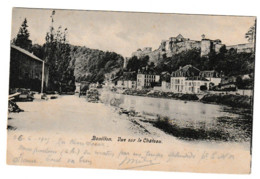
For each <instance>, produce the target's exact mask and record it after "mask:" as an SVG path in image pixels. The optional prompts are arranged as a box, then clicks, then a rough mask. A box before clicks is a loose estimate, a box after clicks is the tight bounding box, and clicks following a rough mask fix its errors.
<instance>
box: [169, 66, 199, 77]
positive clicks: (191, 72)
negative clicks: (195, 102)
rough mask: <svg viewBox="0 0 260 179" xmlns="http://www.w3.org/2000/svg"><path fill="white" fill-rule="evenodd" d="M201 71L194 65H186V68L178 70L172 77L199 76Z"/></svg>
mask: <svg viewBox="0 0 260 179" xmlns="http://www.w3.org/2000/svg"><path fill="white" fill-rule="evenodd" d="M199 73H200V70H199V69H198V68H196V67H194V66H192V65H185V66H184V67H180V68H179V69H178V70H176V71H174V72H173V73H172V76H183V77H187V76H196V75H199Z"/></svg>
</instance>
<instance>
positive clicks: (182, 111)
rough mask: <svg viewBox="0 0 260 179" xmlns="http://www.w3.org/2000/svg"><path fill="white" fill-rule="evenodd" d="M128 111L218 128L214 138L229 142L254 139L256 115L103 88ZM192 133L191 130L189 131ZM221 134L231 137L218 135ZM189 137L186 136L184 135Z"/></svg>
mask: <svg viewBox="0 0 260 179" xmlns="http://www.w3.org/2000/svg"><path fill="white" fill-rule="evenodd" d="M115 99H116V101H117V103H118V107H120V108H123V109H125V110H129V111H130V110H133V111H135V112H138V113H141V114H145V115H147V114H148V115H153V116H160V117H167V118H169V119H170V120H171V121H172V122H173V124H174V126H175V127H177V129H181V130H182V131H183V129H187V128H189V129H191V130H192V131H191V132H194V130H201V129H203V130H206V131H214V132H215V133H214V134H212V135H213V138H216V139H219V140H225V141H230V140H231V141H250V139H251V128H252V116H251V115H248V114H247V115H245V114H243V113H241V110H238V109H232V108H231V107H227V106H223V105H216V104H204V103H201V102H193V101H182V100H174V99H164V98H152V97H143V96H130V95H124V94H118V93H113V92H111V91H106V90H102V92H101V100H102V102H103V103H105V104H107V105H110V104H111V101H112V100H115ZM187 132H189V131H187ZM220 133H223V134H225V135H226V134H227V137H223V136H222V135H221V136H220V137H215V136H214V135H220ZM184 138H185V137H184Z"/></svg>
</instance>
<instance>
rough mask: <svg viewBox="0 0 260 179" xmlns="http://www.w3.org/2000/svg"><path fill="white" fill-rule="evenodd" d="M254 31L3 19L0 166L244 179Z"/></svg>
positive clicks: (115, 18) (214, 20)
mask: <svg viewBox="0 0 260 179" xmlns="http://www.w3.org/2000/svg"><path fill="white" fill-rule="evenodd" d="M255 28H256V17H253V16H215V15H185V14H166V13H136V12H135V13H132V12H110V11H84V10H60V9H59V10H55V9H30V8H13V14H12V33H11V41H10V76H9V78H10V83H9V98H8V101H9V108H8V125H7V133H8V135H7V136H8V141H7V164H9V165H28V166H55V167H74V168H75V167H80V168H106V169H123V170H126V169H133V170H151V171H179V172H203V173H233V174H248V173H250V172H251V157H252V156H251V151H252V147H251V142H252V121H253V94H254V93H253V90H254V67H255V36H256V33H255Z"/></svg>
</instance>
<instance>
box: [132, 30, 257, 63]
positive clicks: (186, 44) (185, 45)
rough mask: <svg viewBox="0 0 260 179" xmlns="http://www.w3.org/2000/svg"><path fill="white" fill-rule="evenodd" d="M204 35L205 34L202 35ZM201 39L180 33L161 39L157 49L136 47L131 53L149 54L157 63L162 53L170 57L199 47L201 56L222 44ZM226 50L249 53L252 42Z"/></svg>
mask: <svg viewBox="0 0 260 179" xmlns="http://www.w3.org/2000/svg"><path fill="white" fill-rule="evenodd" d="M204 37H205V36H204ZM204 37H203V39H202V40H201V41H196V40H190V39H188V38H184V37H183V36H182V35H181V34H180V35H178V36H177V37H170V38H169V40H163V41H162V42H161V44H160V46H159V48H158V49H156V50H154V51H152V48H151V47H145V48H143V49H142V50H141V49H138V50H137V51H135V52H133V53H132V57H133V56H136V57H138V58H140V57H144V56H149V60H150V62H154V63H155V64H157V62H158V60H159V59H160V58H163V56H164V55H166V57H171V56H173V55H175V54H178V53H181V52H183V51H187V50H191V49H195V48H197V49H200V50H201V56H202V57H203V56H208V55H209V53H210V52H213V51H214V52H216V53H218V52H219V51H220V49H221V47H223V46H224V44H222V43H221V40H219V39H217V40H210V39H205V38H204ZM226 48H227V50H229V49H231V48H234V49H236V50H237V52H238V53H241V52H246V53H250V52H253V51H254V44H253V43H248V44H238V45H232V46H227V47H226Z"/></svg>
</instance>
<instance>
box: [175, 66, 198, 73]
mask: <svg viewBox="0 0 260 179" xmlns="http://www.w3.org/2000/svg"><path fill="white" fill-rule="evenodd" d="M191 69H194V70H196V71H198V72H199V71H200V70H199V69H198V68H196V67H194V66H192V65H185V66H184V67H181V68H180V69H178V70H176V72H179V71H182V72H184V73H186V72H187V71H188V70H191Z"/></svg>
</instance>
